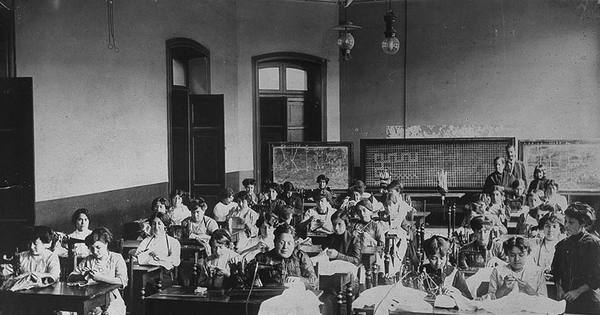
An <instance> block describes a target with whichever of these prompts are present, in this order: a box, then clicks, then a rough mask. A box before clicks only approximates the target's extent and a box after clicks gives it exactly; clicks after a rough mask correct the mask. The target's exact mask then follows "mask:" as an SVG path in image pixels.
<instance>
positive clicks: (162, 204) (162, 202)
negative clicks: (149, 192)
mask: <svg viewBox="0 0 600 315" xmlns="http://www.w3.org/2000/svg"><path fill="white" fill-rule="evenodd" d="M167 209H169V200H167V198H165V197H157V198H154V200H152V212H162V213H166V212H167Z"/></svg>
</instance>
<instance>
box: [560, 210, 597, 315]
mask: <svg viewBox="0 0 600 315" xmlns="http://www.w3.org/2000/svg"><path fill="white" fill-rule="evenodd" d="M595 219H596V218H595V215H594V209H592V207H590V206H589V205H587V204H584V203H581V202H575V203H572V204H571V205H569V207H568V208H567V209H566V210H565V231H566V232H567V238H565V239H564V240H562V241H560V242H559V243H558V244H556V251H555V252H554V259H553V260H552V275H553V276H554V280H555V283H556V287H557V296H558V299H565V300H567V308H566V311H565V313H581V314H600V289H598V288H599V287H600V263H599V262H600V239H598V238H596V237H595V236H592V235H590V234H589V233H588V232H587V231H586V228H587V227H589V226H590V225H591V224H592V223H593V222H594V220H595Z"/></svg>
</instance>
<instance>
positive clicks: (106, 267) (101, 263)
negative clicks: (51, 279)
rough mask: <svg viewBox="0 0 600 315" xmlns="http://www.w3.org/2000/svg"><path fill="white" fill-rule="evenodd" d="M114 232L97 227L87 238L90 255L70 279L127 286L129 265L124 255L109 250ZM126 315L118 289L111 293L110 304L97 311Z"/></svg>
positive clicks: (72, 280)
mask: <svg viewBox="0 0 600 315" xmlns="http://www.w3.org/2000/svg"><path fill="white" fill-rule="evenodd" d="M112 239H113V236H112V233H111V232H110V231H109V230H108V229H107V228H104V227H102V228H97V229H95V230H93V231H92V232H91V233H90V235H88V236H87V237H86V238H85V244H86V245H87V246H88V247H89V250H90V253H91V254H90V255H89V256H87V257H86V258H84V259H83V261H81V262H80V263H79V265H78V266H77V267H76V268H75V270H73V272H72V273H71V274H70V275H69V278H68V281H69V282H74V281H85V282H89V281H96V282H103V283H109V284H118V285H120V286H121V288H124V287H125V286H127V281H128V278H127V266H126V265H125V260H124V259H123V255H121V254H119V253H114V252H111V251H109V250H108V244H110V242H112ZM100 312H101V313H102V314H110V315H117V314H122V315H125V301H123V298H122V297H121V294H120V293H119V290H118V289H115V290H113V291H112V292H111V293H110V298H109V302H108V305H107V306H106V307H105V309H104V310H100V308H99V307H98V308H97V310H96V313H100Z"/></svg>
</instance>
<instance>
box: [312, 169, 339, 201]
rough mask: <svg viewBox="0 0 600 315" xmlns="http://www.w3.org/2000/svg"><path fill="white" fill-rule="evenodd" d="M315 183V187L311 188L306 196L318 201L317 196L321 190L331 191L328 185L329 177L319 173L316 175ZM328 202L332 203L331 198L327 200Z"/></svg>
mask: <svg viewBox="0 0 600 315" xmlns="http://www.w3.org/2000/svg"><path fill="white" fill-rule="evenodd" d="M316 183H317V188H315V189H313V190H312V191H311V192H310V195H309V196H308V198H309V199H310V200H313V201H315V202H319V196H320V194H321V192H323V191H328V192H329V193H331V188H330V187H329V186H328V185H329V177H327V176H325V174H319V176H317V180H316ZM329 203H330V204H333V200H329Z"/></svg>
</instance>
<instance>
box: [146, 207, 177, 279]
mask: <svg viewBox="0 0 600 315" xmlns="http://www.w3.org/2000/svg"><path fill="white" fill-rule="evenodd" d="M148 222H150V236H148V237H146V238H145V239H143V240H142V242H141V243H140V245H139V246H138V248H137V250H136V252H135V257H136V258H137V261H138V263H139V264H140V265H152V266H161V267H163V268H164V269H165V270H171V269H173V267H175V266H179V263H180V262H181V260H180V254H181V245H180V244H179V241H178V240H177V239H175V238H173V237H171V236H169V235H167V230H166V227H167V226H168V225H169V217H168V216H167V215H166V214H164V213H160V212H155V213H153V214H152V215H151V216H150V218H148Z"/></svg>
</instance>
